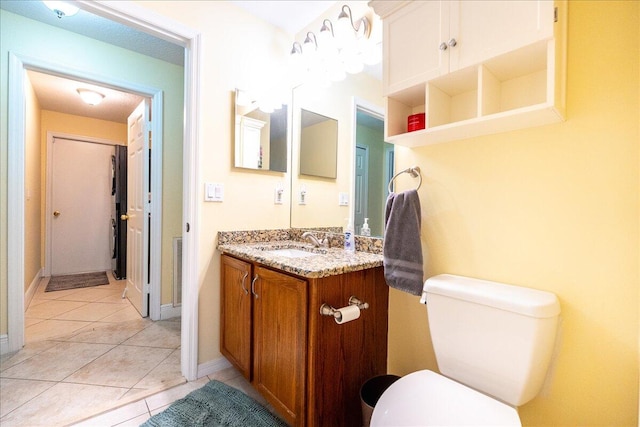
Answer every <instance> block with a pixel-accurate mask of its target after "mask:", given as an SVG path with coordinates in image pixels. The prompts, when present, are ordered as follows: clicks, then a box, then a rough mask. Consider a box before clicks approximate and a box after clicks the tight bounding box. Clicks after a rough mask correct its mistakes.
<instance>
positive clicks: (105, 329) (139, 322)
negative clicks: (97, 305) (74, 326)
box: [65, 318, 151, 344]
mask: <svg viewBox="0 0 640 427" xmlns="http://www.w3.org/2000/svg"><path fill="white" fill-rule="evenodd" d="M150 324H151V321H150V320H148V319H141V318H138V319H136V320H129V321H127V322H120V323H101V322H94V323H91V324H90V325H88V326H86V327H84V328H82V329H80V330H78V331H76V332H75V333H74V334H73V335H72V336H70V337H68V338H66V339H65V341H72V342H92V343H101V344H122V343H123V342H124V341H126V340H127V339H129V338H131V337H132V336H134V335H135V334H137V333H138V332H140V331H142V330H143V329H144V328H146V327H147V326H149V325H150Z"/></svg>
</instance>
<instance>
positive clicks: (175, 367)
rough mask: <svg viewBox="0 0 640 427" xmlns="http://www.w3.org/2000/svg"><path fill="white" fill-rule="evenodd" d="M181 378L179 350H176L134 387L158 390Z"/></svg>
mask: <svg viewBox="0 0 640 427" xmlns="http://www.w3.org/2000/svg"><path fill="white" fill-rule="evenodd" d="M181 378H183V377H182V372H181V371H180V349H177V350H174V351H173V353H171V354H170V355H169V356H168V357H167V358H166V359H165V360H163V361H162V363H160V364H159V365H158V366H156V367H155V368H154V369H153V370H151V372H149V373H148V374H147V375H146V376H145V377H144V378H142V379H141V380H140V381H139V382H137V383H136V385H135V386H134V387H135V388H141V389H151V388H158V387H163V386H165V385H166V384H171V383H173V382H174V381H176V380H178V379H181Z"/></svg>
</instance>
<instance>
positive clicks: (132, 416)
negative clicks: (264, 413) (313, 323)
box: [3, 368, 273, 427]
mask: <svg viewBox="0 0 640 427" xmlns="http://www.w3.org/2000/svg"><path fill="white" fill-rule="evenodd" d="M210 380H218V381H222V382H224V383H225V384H228V385H230V386H231V387H235V388H237V389H238V390H240V391H243V392H244V393H246V394H247V395H249V396H251V397H253V398H254V399H256V400H257V401H258V402H260V403H261V404H263V405H265V406H266V407H267V408H268V409H270V410H271V411H272V412H273V408H272V407H271V406H269V405H268V404H267V403H266V401H265V399H264V398H263V397H262V396H261V395H260V393H258V392H257V391H256V390H255V389H254V388H253V387H252V386H251V385H250V384H249V382H248V381H247V380H246V379H245V378H244V377H243V376H242V375H241V374H240V372H239V371H238V370H236V369H235V368H227V369H224V370H222V371H219V372H216V373H215V374H213V375H209V376H205V377H202V378H200V379H198V380H196V381H190V382H188V383H185V384H182V385H179V386H176V387H173V388H171V389H168V390H166V391H163V392H160V393H157V394H154V395H152V396H149V397H147V398H145V399H143V400H138V401H136V402H132V403H130V404H128V405H125V406H122V407H119V408H117V409H114V410H112V411H109V412H107V413H104V414H101V415H98V416H96V417H93V418H89V419H87V420H84V421H82V422H80V423H78V424H74V426H75V427H111V426H118V427H133V426H139V425H140V424H142V423H144V422H145V421H146V420H148V419H149V418H150V417H151V416H152V415H155V414H157V413H160V412H162V411H164V410H165V409H166V408H167V407H168V406H169V405H170V404H171V403H172V402H173V401H175V400H178V399H181V398H183V397H184V396H186V395H187V394H188V393H190V392H191V391H193V390H196V389H198V388H200V387H202V386H204V385H205V384H206V383H207V382H208V381H210ZM3 427H4V426H3Z"/></svg>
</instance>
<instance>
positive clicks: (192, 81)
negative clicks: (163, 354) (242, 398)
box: [6, 2, 201, 380]
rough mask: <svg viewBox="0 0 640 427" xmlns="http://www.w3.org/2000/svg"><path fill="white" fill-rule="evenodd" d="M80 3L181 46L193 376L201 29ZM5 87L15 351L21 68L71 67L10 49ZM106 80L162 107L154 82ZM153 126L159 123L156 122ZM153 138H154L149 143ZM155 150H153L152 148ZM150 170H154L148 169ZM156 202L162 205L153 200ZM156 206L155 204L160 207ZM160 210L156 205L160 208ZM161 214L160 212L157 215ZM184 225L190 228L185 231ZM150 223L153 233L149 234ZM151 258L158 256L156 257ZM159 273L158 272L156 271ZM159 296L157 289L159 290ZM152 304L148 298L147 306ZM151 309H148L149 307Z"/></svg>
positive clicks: (119, 7)
mask: <svg viewBox="0 0 640 427" xmlns="http://www.w3.org/2000/svg"><path fill="white" fill-rule="evenodd" d="M82 7H83V9H85V10H87V11H89V12H91V13H95V14H99V15H100V16H102V17H105V18H107V19H113V20H117V21H118V22H120V23H122V24H124V25H125V26H129V27H132V28H138V29H140V28H143V29H144V31H145V32H146V33H147V34H150V35H153V36H156V37H162V38H163V39H164V40H169V41H170V42H172V43H175V44H177V45H179V46H182V47H183V48H184V50H185V66H184V83H185V84H184V93H185V98H184V110H183V111H184V118H185V119H184V140H183V166H184V167H183V183H184V184H183V227H182V228H183V231H182V239H183V244H182V260H183V268H182V283H183V288H182V292H183V298H182V322H181V324H182V345H181V358H180V360H181V365H182V372H183V374H184V376H185V377H186V378H187V379H189V380H193V379H196V378H197V376H198V292H196V291H195V288H196V287H197V284H198V282H197V278H198V271H199V269H198V240H197V238H196V236H195V235H194V233H193V230H197V227H198V212H199V204H198V198H197V194H199V191H198V190H199V181H198V176H199V168H198V158H197V152H198V129H199V127H198V114H197V106H198V100H199V97H200V92H201V91H200V80H201V76H200V74H199V72H198V70H199V69H200V68H199V67H200V61H201V37H200V34H199V33H198V32H197V31H195V30H193V29H191V28H188V27H185V26H184V25H182V24H178V23H177V22H176V21H173V20H172V19H170V18H167V17H164V16H161V15H158V14H154V13H151V12H149V11H148V10H145V9H144V8H134V7H131V5H128V4H126V3H120V2H111V3H109V4H106V3H98V2H87V3H83V5H82ZM8 62H9V73H8V77H9V90H8V105H9V108H8V123H9V131H8V162H7V163H8V170H7V175H8V177H9V179H8V183H7V188H8V192H7V200H8V204H7V205H8V212H7V223H8V233H7V245H8V249H9V250H8V256H7V258H8V264H7V265H8V266H7V277H8V283H9V289H8V310H7V311H8V319H9V321H8V334H7V342H6V349H7V351H15V350H17V349H20V348H21V347H22V345H23V343H24V319H23V313H24V288H23V283H24V281H25V275H24V231H25V228H24V226H25V224H24V203H25V198H26V195H25V191H24V156H25V153H24V146H23V142H24V137H25V128H24V104H25V99H24V96H25V94H24V83H25V71H26V70H27V69H34V70H40V71H46V70H49V71H52V72H54V73H55V74H62V75H65V74H67V75H68V74H71V75H75V74H77V71H76V70H69V69H68V68H67V67H64V66H61V65H60V64H51V63H50V62H48V61H46V60H42V59H40V58H33V57H25V56H20V55H18V54H15V53H10V54H9V61H8ZM110 84H111V86H113V87H121V88H124V89H128V90H132V91H134V92H138V93H141V94H146V96H149V97H150V98H151V99H152V108H153V109H156V108H158V111H159V110H160V109H161V105H162V92H161V91H157V90H155V89H154V88H150V87H147V86H139V85H129V84H124V86H123V82H122V81H121V80H111V81H110ZM153 126H157V127H158V128H159V129H162V126H161V122H156V123H155V124H154V125H153ZM156 145H157V144H154V147H155V146H156ZM156 152H157V154H154V153H156ZM156 155H157V156H158V157H160V156H161V155H162V152H161V150H155V149H154V150H152V163H153V157H154V156H156ZM152 175H154V174H153V170H152ZM161 178H162V177H161V176H160V175H154V176H153V177H152V186H154V187H155V188H159V186H160V187H161V185H162V179H161ZM156 206H157V208H158V209H159V207H160V206H161V203H158V204H157V205H156ZM159 210H160V209H159ZM159 213H161V211H160V212H159ZM157 217H158V218H160V216H159V215H158V216H157ZM189 230H191V231H192V232H191V233H189ZM154 233H155V232H154V229H153V226H152V232H151V234H152V236H151V237H152V239H153V238H154V237H153V236H154ZM156 259H159V257H157V258H156ZM150 270H151V271H150V277H151V278H152V285H153V277H154V275H159V270H156V269H154V268H153V266H152V268H151V269H150ZM158 277H159V276H158ZM158 298H159V295H158ZM153 306H154V304H153V302H152V307H153ZM152 314H153V313H152Z"/></svg>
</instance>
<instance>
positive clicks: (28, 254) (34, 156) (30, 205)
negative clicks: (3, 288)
mask: <svg viewBox="0 0 640 427" xmlns="http://www.w3.org/2000/svg"><path fill="white" fill-rule="evenodd" d="M25 117H26V120H27V123H29V124H30V126H27V127H26V128H25V150H24V152H25V177H24V178H25V179H24V186H25V206H24V226H25V227H24V290H25V292H26V291H27V290H28V288H29V286H30V285H31V283H33V282H34V280H37V279H38V278H39V277H40V273H41V272H40V269H41V268H42V267H43V264H44V259H43V258H42V255H41V254H42V251H41V250H40V248H41V246H44V244H43V243H44V240H43V239H42V233H41V221H40V218H41V214H42V211H43V209H44V197H43V191H42V189H43V188H44V186H43V181H42V174H41V170H42V166H41V160H42V156H41V154H42V153H41V149H40V148H41V142H40V103H39V102H38V98H37V97H36V94H35V92H34V90H33V86H31V82H29V81H27V83H26V85H25Z"/></svg>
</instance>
